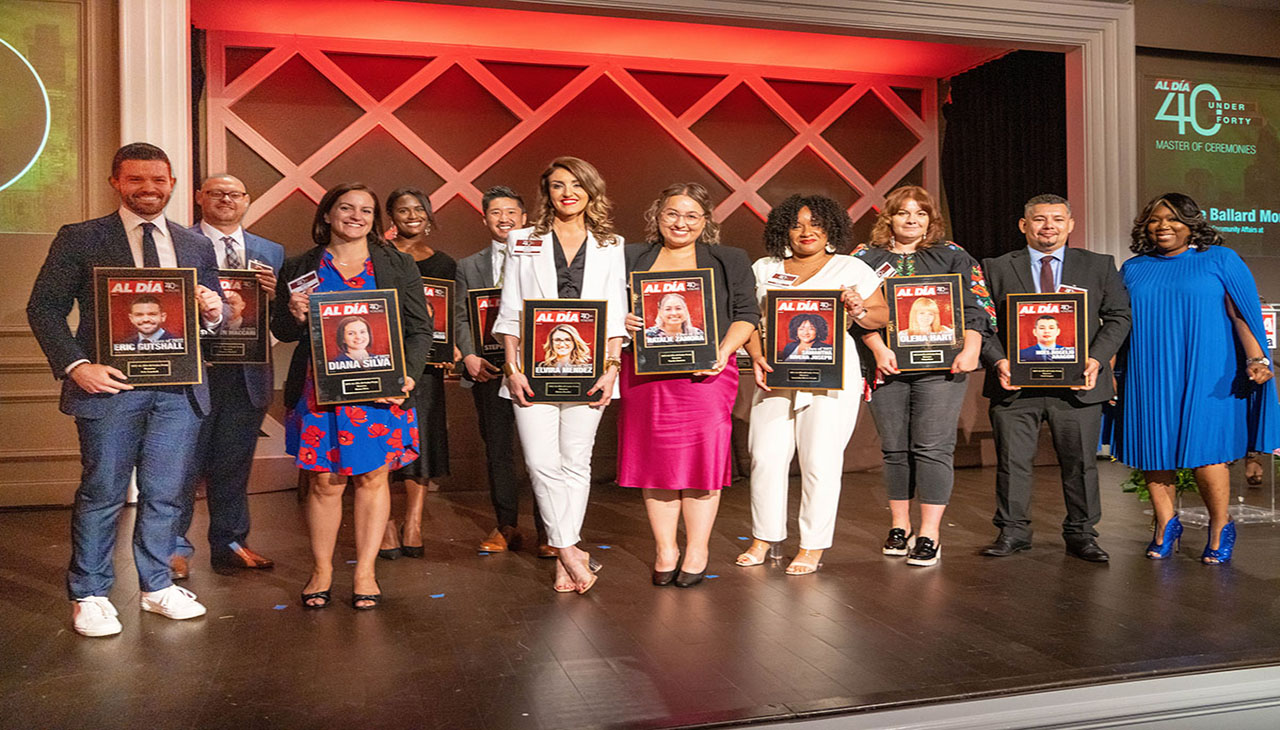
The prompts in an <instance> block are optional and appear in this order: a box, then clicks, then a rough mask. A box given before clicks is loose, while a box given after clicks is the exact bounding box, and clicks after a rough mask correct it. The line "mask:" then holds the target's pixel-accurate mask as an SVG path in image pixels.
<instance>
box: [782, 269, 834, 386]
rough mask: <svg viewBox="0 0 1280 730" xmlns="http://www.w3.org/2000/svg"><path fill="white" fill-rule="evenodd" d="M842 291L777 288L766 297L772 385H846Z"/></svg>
mask: <svg viewBox="0 0 1280 730" xmlns="http://www.w3.org/2000/svg"><path fill="white" fill-rule="evenodd" d="M840 295H841V291H840V290H839V289H776V290H769V292H768V293H767V294H766V295H765V313H764V314H765V323H766V324H765V331H764V352H765V361H766V362H767V363H768V364H769V367H771V368H773V372H771V373H768V375H767V377H766V378H765V383H766V384H767V385H768V386H769V387H770V388H820V389H825V390H841V389H843V388H844V355H845V353H844V331H845V329H846V328H847V325H846V324H845V316H844V305H842V304H841V303H840Z"/></svg>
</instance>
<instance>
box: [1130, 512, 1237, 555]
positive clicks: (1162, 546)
mask: <svg viewBox="0 0 1280 730" xmlns="http://www.w3.org/2000/svg"><path fill="white" fill-rule="evenodd" d="M1181 541H1182V522H1180V521H1179V520H1178V516H1177V515H1174V516H1173V517H1171V518H1169V521H1168V522H1166V523H1164V536H1163V537H1162V538H1161V540H1160V543H1159V544H1157V543H1156V537H1155V533H1154V532H1153V533H1152V535H1151V544H1149V545H1147V557H1148V558H1150V559H1152V560H1165V559H1166V558H1168V557H1170V556H1171V555H1173V553H1174V551H1175V550H1177V549H1178V545H1179V544H1180V543H1181ZM1228 555H1230V551H1228Z"/></svg>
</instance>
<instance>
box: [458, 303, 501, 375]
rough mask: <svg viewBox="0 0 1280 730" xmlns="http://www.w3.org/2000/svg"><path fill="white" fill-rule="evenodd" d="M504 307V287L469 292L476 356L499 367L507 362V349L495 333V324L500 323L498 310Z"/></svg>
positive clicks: (469, 309)
mask: <svg viewBox="0 0 1280 730" xmlns="http://www.w3.org/2000/svg"><path fill="white" fill-rule="evenodd" d="M501 306H502V287H500V286H495V287H492V288H488V289H472V290H471V291H469V292H467V314H468V315H469V316H470V319H471V341H472V342H474V343H475V347H476V354H477V355H479V356H480V357H482V358H484V359H485V360H488V361H489V362H490V363H493V364H494V365H496V366H497V367H502V364H503V363H505V362H506V361H507V351H506V347H505V346H504V345H503V343H502V341H501V340H499V339H498V337H497V335H495V334H494V333H493V323H494V322H497V321H498V309H499V307H501Z"/></svg>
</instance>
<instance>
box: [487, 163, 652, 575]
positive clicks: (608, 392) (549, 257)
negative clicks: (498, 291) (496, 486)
mask: <svg viewBox="0 0 1280 730" xmlns="http://www.w3.org/2000/svg"><path fill="white" fill-rule="evenodd" d="M539 190H540V192H541V195H540V196H539V198H540V199H539V201H538V204H537V206H535V208H534V211H533V212H532V215H533V218H534V226H533V227H532V228H524V229H521V230H518V231H512V232H511V233H510V234H508V236H507V252H508V255H507V261H506V264H505V266H504V268H503V272H504V273H503V277H502V280H503V284H502V305H501V307H500V308H499V311H498V318H497V321H496V322H495V323H494V326H493V331H494V332H495V333H496V334H499V335H503V338H504V340H505V345H506V356H507V357H506V365H505V366H504V368H503V370H504V372H505V374H506V381H505V388H504V389H503V391H501V393H500V394H501V395H502V396H503V397H508V398H511V399H512V400H513V401H515V404H516V406H517V407H516V409H515V412H516V431H517V433H519V434H520V443H521V445H522V447H523V450H524V458H525V465H526V466H527V467H528V471H529V477H530V479H531V481H532V482H533V493H534V496H535V498H536V499H537V500H538V510H539V511H540V512H541V514H542V519H543V521H544V522H545V524H546V527H547V542H548V544H549V545H551V547H553V548H555V550H556V553H557V558H558V560H557V561H556V579H555V583H554V586H553V587H554V588H555V590H556V591H557V592H560V593H571V592H574V591H576V592H578V593H586V592H587V590H589V589H590V588H591V586H592V585H593V584H594V583H595V580H596V576H595V571H597V570H599V564H598V563H596V562H595V561H593V560H592V559H591V556H589V555H588V554H587V553H586V552H585V551H583V550H581V549H580V548H578V541H579V539H580V537H581V536H580V532H581V529H582V520H583V517H584V516H585V515H586V511H587V497H588V495H589V494H590V489H591V450H592V447H593V445H594V444H595V438H596V428H597V427H598V426H599V425H600V417H601V415H602V413H603V411H604V408H605V406H607V405H609V401H611V400H612V399H613V398H616V397H618V390H617V388H618V386H617V378H618V370H619V368H620V367H621V365H622V361H621V359H620V357H621V352H622V343H623V339H624V338H625V337H626V336H627V332H626V327H625V319H626V313H627V291H626V261H625V259H624V256H623V239H622V236H619V235H618V234H616V233H614V232H613V222H612V220H611V218H610V204H609V199H608V198H607V197H606V196H605V188H604V179H603V178H601V177H600V173H599V172H597V171H596V169H595V168H594V167H593V166H591V164H590V163H588V162H586V161H584V160H580V159H578V158H576V157H558V158H556V159H555V160H553V161H552V162H551V164H550V165H549V166H548V167H547V169H546V170H545V171H544V172H543V173H542V178H541V183H540V186H539ZM526 299H603V300H606V301H607V302H608V311H607V313H606V323H605V336H606V337H607V338H608V341H607V345H606V357H605V367H604V373H603V374H602V375H601V376H600V378H599V379H598V380H597V381H596V383H595V385H594V386H592V388H591V389H590V390H589V391H587V394H588V395H589V396H594V397H595V398H596V399H595V400H594V401H592V402H590V403H538V402H536V401H535V400H533V390H532V389H531V388H530V387H529V381H528V379H527V378H526V377H525V375H524V373H523V372H521V369H520V362H521V360H520V348H521V342H520V318H521V314H522V312H523V310H524V301H525V300H526ZM531 346H532V345H531Z"/></svg>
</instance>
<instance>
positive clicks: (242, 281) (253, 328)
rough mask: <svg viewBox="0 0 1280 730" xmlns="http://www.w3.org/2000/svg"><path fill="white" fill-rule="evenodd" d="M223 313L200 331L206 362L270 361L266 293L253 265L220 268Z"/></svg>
mask: <svg viewBox="0 0 1280 730" xmlns="http://www.w3.org/2000/svg"><path fill="white" fill-rule="evenodd" d="M218 283H219V284H221V285H222V297H223V299H226V300H227V309H226V316H225V317H224V318H223V320H222V324H221V325H220V326H219V327H218V328H217V329H214V330H203V329H202V330H201V331H200V347H201V350H202V351H203V352H204V359H205V362H210V363H236V364H242V365H262V364H266V363H269V362H271V339H270V336H271V335H270V330H269V323H270V322H271V316H270V312H269V310H268V306H269V305H268V302H267V293H266V292H265V291H263V290H262V287H261V286H259V285H258V274H257V271H255V270H253V269H219V270H218Z"/></svg>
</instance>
